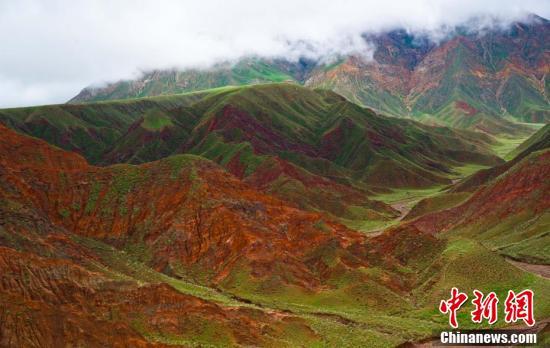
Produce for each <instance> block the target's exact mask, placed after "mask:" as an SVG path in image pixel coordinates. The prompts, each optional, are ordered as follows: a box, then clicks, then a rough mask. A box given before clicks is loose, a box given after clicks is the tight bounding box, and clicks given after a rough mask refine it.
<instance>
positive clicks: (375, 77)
mask: <svg viewBox="0 0 550 348" xmlns="http://www.w3.org/2000/svg"><path fill="white" fill-rule="evenodd" d="M549 35H550V23H549V22H548V21H547V20H545V19H543V18H540V17H534V16H532V17H531V18H530V20H529V22H528V23H514V24H513V25H512V26H511V27H510V28H508V29H506V30H490V31H488V32H485V33H483V34H479V33H476V32H474V33H469V32H468V28H467V27H466V28H458V29H457V32H456V33H455V34H454V35H452V36H451V37H450V38H449V39H446V40H444V41H442V42H441V43H439V44H437V45H436V44H433V43H432V42H430V41H428V40H426V39H423V38H422V37H420V38H419V37H417V36H415V35H413V34H410V33H407V32H406V31H404V30H398V31H394V32H390V33H387V34H382V35H379V36H373V37H372V38H371V40H372V41H374V42H375V43H376V45H377V49H376V51H375V53H374V59H373V60H372V61H370V60H365V59H361V57H357V56H356V57H346V58H343V59H342V60H340V61H339V62H338V64H335V65H333V66H330V67H329V68H328V69H327V68H326V67H321V68H319V69H317V70H316V71H314V72H312V74H311V76H310V78H309V79H308V81H307V82H306V85H308V86H312V87H324V88H330V89H332V90H334V91H336V92H338V93H340V94H342V95H344V96H345V97H347V98H349V99H350V100H352V101H355V102H358V103H360V104H363V105H368V106H370V107H372V108H374V109H376V110H379V111H380V112H383V113H386V114H390V115H398V116H411V117H414V118H420V119H423V118H424V119H427V121H431V122H438V123H439V122H444V123H445V124H448V125H453V126H459V127H464V126H471V125H472V124H473V125H474V128H478V129H480V130H483V131H492V130H493V128H495V127H496V130H497V131H498V130H499V127H507V125H506V123H505V122H502V118H500V117H495V116H505V117H507V118H512V119H516V120H520V121H525V122H548V121H549V120H550V118H549V117H550V107H549V101H548V83H547V82H546V76H547V74H548V71H549V70H548V69H549V68H548V58H549V57H548V40H547V38H548V36H549Z"/></svg>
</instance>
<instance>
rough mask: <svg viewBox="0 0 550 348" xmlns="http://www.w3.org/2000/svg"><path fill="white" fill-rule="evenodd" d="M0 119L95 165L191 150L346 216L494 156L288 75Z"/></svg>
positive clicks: (479, 143)
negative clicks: (378, 197) (386, 192)
mask: <svg viewBox="0 0 550 348" xmlns="http://www.w3.org/2000/svg"><path fill="white" fill-rule="evenodd" d="M0 122H2V123H4V124H6V125H8V126H10V127H12V128H14V129H16V130H18V131H21V132H25V133H27V134H29V135H33V136H36V137H40V138H43V139H45V140H47V141H48V142H50V143H52V144H54V145H57V146H59V147H61V148H65V149H67V150H72V151H76V152H79V153H81V154H82V155H83V156H84V157H86V158H87V159H88V160H89V161H91V162H92V163H96V164H103V165H105V164H114V163H144V162H148V161H153V160H157V159H161V158H163V157H166V156H168V155H172V154H180V153H188V154H194V155H200V156H203V157H206V158H209V159H211V160H213V161H215V162H217V163H219V164H221V165H222V166H224V167H225V168H227V169H228V170H229V171H230V172H231V173H233V174H234V175H236V176H237V177H239V178H241V179H244V180H245V181H246V182H248V183H250V184H251V185H253V186H254V187H256V188H260V189H262V190H263V191H264V192H270V193H273V194H276V195H277V196H278V197H280V198H283V199H285V200H287V201H290V202H293V203H294V204H296V205H297V206H298V207H301V208H305V209H310V210H323V211H328V212H330V213H332V214H334V215H336V216H341V217H346V218H354V214H355V213H354V211H356V212H357V211H361V212H362V213H368V214H371V215H374V216H392V215H394V214H395V211H394V210H393V209H391V208H389V207H387V206H385V205H383V204H380V203H375V202H371V201H369V200H368V198H367V197H368V196H369V194H370V193H371V192H372V191H376V190H381V189H382V190H383V189H386V188H388V187H427V186H431V185H434V184H447V183H450V182H451V181H450V179H449V177H448V176H449V174H450V173H451V172H452V168H454V167H456V166H461V165H465V164H469V163H470V164H471V163H473V164H483V165H494V164H497V163H500V162H501V160H500V159H499V158H498V157H496V156H495V155H494V154H493V153H492V151H491V150H490V149H489V145H490V144H491V143H492V142H493V140H492V139H491V138H490V137H488V136H486V135H483V134H479V133H474V132H468V131H458V130H453V129H450V128H445V127H430V126H425V125H423V124H421V123H417V122H414V121H410V120H400V119H395V118H387V117H383V116H379V115H376V114H375V113H373V112H372V111H370V110H368V109H365V108H362V107H359V106H357V105H355V104H353V103H351V102H349V101H347V100H346V99H344V98H342V97H341V96H339V95H337V94H335V93H333V92H330V91H325V90H311V89H307V88H304V87H300V86H297V85H293V84H267V85H255V86H245V87H225V88H219V89H214V90H209V91H204V92H196V93H191V94H185V95H181V96H169V97H155V98H143V99H136V100H127V101H113V102H100V103H89V104H74V105H73V104H67V105H53V106H44V107H32V108H20V109H5V110H0ZM353 207H357V208H353Z"/></svg>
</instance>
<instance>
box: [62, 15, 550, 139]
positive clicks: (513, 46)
mask: <svg viewBox="0 0 550 348" xmlns="http://www.w3.org/2000/svg"><path fill="white" fill-rule="evenodd" d="M479 25H480V23H478V22H476V21H471V22H470V23H467V24H465V25H463V26H461V27H457V28H455V30H454V32H453V33H452V34H451V35H449V37H448V38H445V39H444V40H442V41H441V42H438V43H434V42H433V41H432V40H430V39H429V38H428V37H426V36H422V35H420V34H412V33H409V32H407V31H405V30H394V31H389V32H386V33H381V34H376V35H373V34H365V40H366V41H368V42H370V43H373V44H374V45H375V47H376V49H375V51H374V54H373V57H372V59H368V58H365V57H363V56H361V55H352V56H343V57H339V58H337V59H336V60H333V61H331V62H330V63H325V61H326V60H323V59H321V60H319V61H311V60H305V59H302V60H299V61H298V62H291V61H285V60H284V59H276V60H275V59H265V58H245V59H243V60H241V61H239V62H237V63H236V64H233V65H231V64H229V63H226V64H219V65H217V66H215V67H213V68H211V69H203V70H197V69H191V70H182V71H179V70H170V71H154V72H150V73H146V74H144V75H143V76H142V77H141V78H139V79H137V80H133V81H121V82H116V83H111V84H109V85H108V86H107V87H104V88H86V89H84V90H83V91H82V92H81V93H80V94H79V95H78V96H76V97H75V98H73V99H72V100H71V101H70V102H71V103H80V102H88V101H98V100H110V99H122V98H135V97H142V96H154V95H162V94H172V93H182V92H188V91H196V90H202V89H207V88H212V87H221V86H228V85H243V84H251V83H263V82H281V81H294V82H296V83H301V84H305V85H306V86H309V87H312V88H325V89H331V90H333V91H335V92H337V93H339V94H341V95H343V96H345V97H346V98H348V99H349V100H351V101H353V102H356V103H358V104H360V105H364V106H367V107H369V108H371V109H373V110H375V111H377V112H380V113H383V114H387V115H393V116H399V117H412V118H415V119H418V120H422V121H424V122H427V123H430V124H444V125H448V126H453V127H458V128H467V129H472V130H478V131H482V132H486V133H490V134H500V133H505V134H514V133H518V132H522V131H523V132H524V133H525V132H526V129H525V128H523V127H522V126H519V125H517V124H514V123H512V122H510V120H513V121H521V122H539V123H546V122H549V121H550V116H549V115H550V106H549V100H548V92H549V90H548V88H549V87H548V82H547V74H548V72H549V70H548V69H549V67H548V61H549V58H550V57H549V56H548V52H549V47H548V40H547V37H548V36H549V35H550V23H549V22H548V21H547V20H546V19H543V18H540V17H537V16H534V15H532V16H530V17H529V18H528V19H527V20H526V21H525V22H516V23H513V24H512V25H511V26H510V27H509V28H506V29H485V30H483V31H481V32H478V31H477V30H475V29H472V28H476V27H478V26H479Z"/></svg>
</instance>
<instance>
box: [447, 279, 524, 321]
mask: <svg viewBox="0 0 550 348" xmlns="http://www.w3.org/2000/svg"><path fill="white" fill-rule="evenodd" d="M473 293H474V297H475V298H474V299H473V300H472V304H473V305H474V310H473V311H472V312H471V313H470V314H471V317H472V322H474V323H481V322H482V321H483V319H487V322H488V323H489V324H490V325H493V324H494V323H496V322H497V319H498V303H499V299H498V297H497V295H496V294H495V293H494V292H490V293H489V294H487V296H485V295H483V293H482V292H481V291H479V290H474V291H473ZM467 300H468V295H466V294H465V293H463V292H460V291H458V289H457V288H455V287H453V288H452V289H451V297H450V298H449V299H447V300H442V301H441V302H440V304H439V311H440V312H441V313H443V314H448V315H449V325H451V327H453V328H455V329H456V328H457V327H458V321H457V319H456V315H457V312H458V310H459V309H460V307H462V305H463V304H464V303H465V302H466V301H467ZM533 300H534V293H533V291H532V290H529V289H527V290H523V291H521V292H519V293H517V294H516V293H515V292H514V291H512V290H509V291H508V296H507V297H506V301H505V302H504V314H505V316H504V320H505V321H506V322H507V323H515V322H516V321H518V320H523V321H524V322H525V324H527V325H529V326H533V325H535V317H534V314H533V313H534V311H533Z"/></svg>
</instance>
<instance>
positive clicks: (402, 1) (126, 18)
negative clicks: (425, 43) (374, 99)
mask: <svg viewBox="0 0 550 348" xmlns="http://www.w3.org/2000/svg"><path fill="white" fill-rule="evenodd" d="M528 12H531V13H536V14H539V15H541V16H544V17H548V16H549V15H550V5H549V3H548V2H546V1H536V0H500V1H499V0H484V1H479V0H447V1H446V0H441V1H436V0H418V1H411V0H409V1H407V0H387V1H384V2H380V1H372V0H357V1H352V0H339V1H324V0H315V1H314V0H303V1H299V0H278V1H260V0H240V1H238V0H235V1H229V0H225V1H223V0H200V1H191V0H180V1H176V0H173V1H172V0H160V1H159V0H157V1H152V0H151V1H143V0H141V1H140V0H133V1H131V0H121V1H114V0H103V1H102V0H98V1H79V0H66V1H62V0H43V1H39V0H18V1H15V0H13V1H10V0H0V44H1V47H2V52H1V53H0V107H7V106H19V105H31V104H39V103H54V102H64V101H66V100H68V99H69V98H71V97H72V96H74V95H75V94H76V93H78V91H79V90H80V89H81V88H82V87H84V86H87V85H89V84H91V83H98V82H101V81H113V80H118V79H121V78H128V77H132V76H135V74H136V72H138V71H140V70H145V69H153V68H168V67H189V66H206V65H208V64H211V63H213V62H216V61H219V60H231V59H237V58H238V57H240V56H243V55H248V54H257V55H275V56H277V55H278V56H288V55H294V56H296V55H297V54H303V53H304V50H305V48H306V47H307V48H308V49H307V53H308V54H310V55H316V56H322V55H327V54H329V55H330V54H335V53H349V52H354V53H357V52H358V53H363V54H365V55H369V54H370V53H371V52H372V48H371V47H369V46H368V45H366V44H365V43H364V42H363V41H362V40H361V39H360V34H361V33H362V32H365V31H366V32H378V31H382V30H386V29H391V28H395V27H405V28H406V29H408V30H410V31H423V32H427V33H431V34H433V36H434V37H436V36H437V34H438V33H439V34H440V33H441V30H440V29H441V27H442V26H443V25H445V26H447V27H453V26H455V25H457V24H460V23H462V22H464V21H466V20H468V19H470V18H472V17H473V16H484V15H491V16H495V17H496V18H498V19H499V21H500V22H501V23H502V22H509V21H511V20H515V19H519V18H522V17H523V16H525V14H526V13H528ZM289 42H292V43H293V45H289ZM299 42H302V43H303V42H306V43H308V44H307V45H303V44H302V45H299V44H296V43H299Z"/></svg>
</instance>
